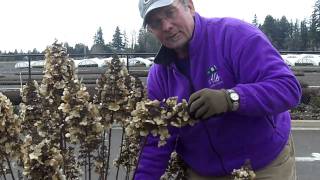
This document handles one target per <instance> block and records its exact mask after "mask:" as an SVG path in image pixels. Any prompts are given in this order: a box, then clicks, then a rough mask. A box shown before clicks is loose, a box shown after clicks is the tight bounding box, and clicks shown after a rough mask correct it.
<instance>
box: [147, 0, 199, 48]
mask: <svg viewBox="0 0 320 180" xmlns="http://www.w3.org/2000/svg"><path fill="white" fill-rule="evenodd" d="M193 16H194V6H193V3H192V0H189V3H188V5H184V4H183V3H182V2H180V0H175V2H174V3H172V4H171V5H170V6H166V7H162V8H158V9H155V10H153V11H151V12H150V14H148V17H147V19H146V24H147V28H148V30H149V31H151V32H152V34H154V35H155V36H156V37H157V38H158V39H159V41H160V42H161V43H162V44H163V45H164V46H165V47H167V48H171V49H179V48H183V47H185V46H186V45H187V43H188V41H189V40H190V39H191V37H192V33H193V29H194V20H193Z"/></svg>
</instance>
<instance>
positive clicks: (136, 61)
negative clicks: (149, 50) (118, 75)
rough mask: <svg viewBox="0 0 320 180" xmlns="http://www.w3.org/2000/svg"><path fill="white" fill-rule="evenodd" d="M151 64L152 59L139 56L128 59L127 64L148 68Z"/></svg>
mask: <svg viewBox="0 0 320 180" xmlns="http://www.w3.org/2000/svg"><path fill="white" fill-rule="evenodd" d="M152 64H153V62H152V61H150V60H148V59H144V58H141V57H135V58H131V59H129V66H144V67H147V68H149V67H151V65H152Z"/></svg>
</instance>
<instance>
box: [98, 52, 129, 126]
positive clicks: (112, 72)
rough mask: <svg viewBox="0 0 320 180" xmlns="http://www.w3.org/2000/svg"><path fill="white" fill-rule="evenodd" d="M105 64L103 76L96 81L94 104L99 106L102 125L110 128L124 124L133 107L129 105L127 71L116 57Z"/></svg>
mask: <svg viewBox="0 0 320 180" xmlns="http://www.w3.org/2000/svg"><path fill="white" fill-rule="evenodd" d="M106 63H107V70H106V72H105V74H103V75H102V76H101V77H100V79H98V80H97V85H98V87H97V89H98V95H97V96H96V97H95V102H96V103H98V104H99V105H100V112H101V116H102V118H103V122H104V125H105V126H106V127H108V128H110V127H111V125H112V124H113V123H118V124H124V122H125V120H126V119H127V117H128V116H129V115H130V110H132V109H133V108H134V107H132V104H131V103H129V98H130V95H131V94H130V90H129V88H128V87H129V86H130V81H131V78H130V76H129V74H128V70H127V69H126V68H125V66H124V64H123V63H122V62H120V60H119V58H118V57H117V56H114V57H113V58H112V60H111V62H106Z"/></svg>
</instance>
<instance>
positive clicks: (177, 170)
mask: <svg viewBox="0 0 320 180" xmlns="http://www.w3.org/2000/svg"><path fill="white" fill-rule="evenodd" d="M186 172H187V166H186V164H185V163H184V161H183V160H182V158H181V157H180V156H179V154H178V153H177V152H176V151H173V152H172V153H171V156H170V160H169V163H168V167H167V169H166V171H165V173H164V174H163V175H162V176H161V177H160V179H161V180H171V179H179V180H187V179H188V178H187V176H186V175H187V173H186Z"/></svg>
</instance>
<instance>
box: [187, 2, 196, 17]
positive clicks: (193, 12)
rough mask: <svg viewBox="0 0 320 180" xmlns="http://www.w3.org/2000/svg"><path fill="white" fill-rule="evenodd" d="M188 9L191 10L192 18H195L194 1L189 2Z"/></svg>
mask: <svg viewBox="0 0 320 180" xmlns="http://www.w3.org/2000/svg"><path fill="white" fill-rule="evenodd" d="M188 8H189V9H190V12H191V14H192V16H194V14H195V9H194V5H193V1H192V0H189V2H188Z"/></svg>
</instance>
